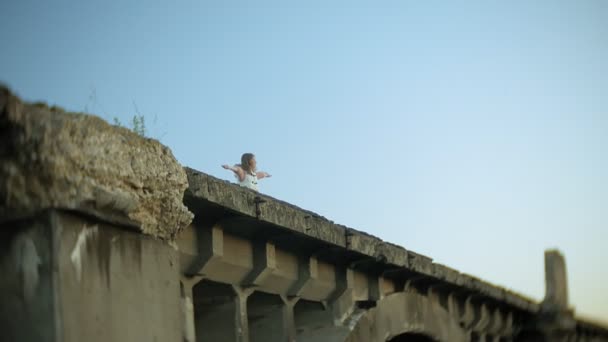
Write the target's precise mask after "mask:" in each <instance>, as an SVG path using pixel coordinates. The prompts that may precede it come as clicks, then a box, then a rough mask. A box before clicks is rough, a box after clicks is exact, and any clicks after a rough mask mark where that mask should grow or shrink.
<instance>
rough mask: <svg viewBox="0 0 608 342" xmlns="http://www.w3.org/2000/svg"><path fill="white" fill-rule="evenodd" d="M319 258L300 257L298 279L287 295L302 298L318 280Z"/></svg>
mask: <svg viewBox="0 0 608 342" xmlns="http://www.w3.org/2000/svg"><path fill="white" fill-rule="evenodd" d="M318 272H319V271H318V267H317V258H315V257H308V256H305V255H302V256H299V257H298V279H297V280H296V281H295V283H294V284H293V285H292V286H291V288H290V289H289V291H287V295H288V296H290V297H295V296H300V295H301V294H302V292H304V290H305V289H306V287H307V286H308V285H310V283H311V282H312V281H313V280H315V279H317V278H318V275H319V274H318Z"/></svg>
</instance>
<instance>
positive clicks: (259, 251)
mask: <svg viewBox="0 0 608 342" xmlns="http://www.w3.org/2000/svg"><path fill="white" fill-rule="evenodd" d="M276 269H277V262H276V259H275V246H274V244H272V243H270V242H266V241H254V242H253V269H252V270H251V271H250V272H249V273H248V274H247V276H246V277H245V279H244V280H243V286H259V285H261V284H262V283H263V282H264V280H265V279H266V278H267V277H268V276H269V275H270V274H272V272H274V271H275V270H276Z"/></svg>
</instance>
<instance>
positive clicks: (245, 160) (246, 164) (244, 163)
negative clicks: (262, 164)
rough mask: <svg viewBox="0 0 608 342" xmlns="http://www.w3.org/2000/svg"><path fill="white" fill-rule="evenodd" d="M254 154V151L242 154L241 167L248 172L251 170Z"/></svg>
mask: <svg viewBox="0 0 608 342" xmlns="http://www.w3.org/2000/svg"><path fill="white" fill-rule="evenodd" d="M253 157H254V155H253V153H243V155H242V156H241V165H240V167H241V168H242V169H243V170H245V171H246V172H251V165H250V162H251V159H253Z"/></svg>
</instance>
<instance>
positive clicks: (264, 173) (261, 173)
mask: <svg viewBox="0 0 608 342" xmlns="http://www.w3.org/2000/svg"><path fill="white" fill-rule="evenodd" d="M255 174H256V176H258V179H262V178H268V177H272V175H271V174H269V173H268V172H264V171H258V172H256V173H255Z"/></svg>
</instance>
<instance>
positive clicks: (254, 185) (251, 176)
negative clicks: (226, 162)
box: [239, 172, 258, 191]
mask: <svg viewBox="0 0 608 342" xmlns="http://www.w3.org/2000/svg"><path fill="white" fill-rule="evenodd" d="M239 184H240V185H241V186H244V187H246V188H249V189H251V190H255V191H258V176H257V175H256V174H255V172H251V173H249V172H247V173H245V179H243V180H242V181H241V182H239Z"/></svg>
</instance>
